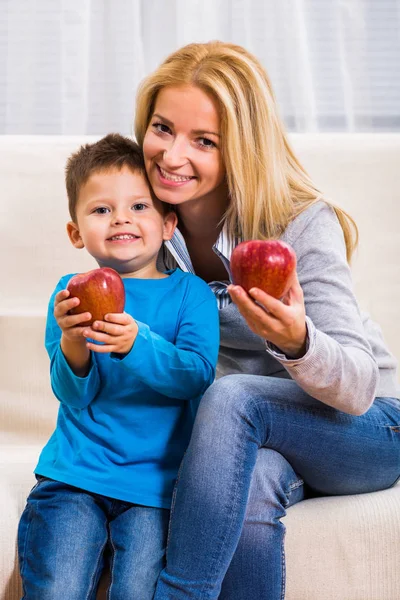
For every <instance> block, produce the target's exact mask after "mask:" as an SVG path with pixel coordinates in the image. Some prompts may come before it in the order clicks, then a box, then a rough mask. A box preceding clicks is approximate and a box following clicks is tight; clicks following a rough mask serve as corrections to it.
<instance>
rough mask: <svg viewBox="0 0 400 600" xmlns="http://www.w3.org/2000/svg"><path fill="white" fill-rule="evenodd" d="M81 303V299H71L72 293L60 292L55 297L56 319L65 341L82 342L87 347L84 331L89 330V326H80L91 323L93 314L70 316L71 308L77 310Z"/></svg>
mask: <svg viewBox="0 0 400 600" xmlns="http://www.w3.org/2000/svg"><path fill="white" fill-rule="evenodd" d="M79 303H80V300H79V298H76V297H72V298H70V292H69V291H68V290H61V292H58V294H56V296H55V300H54V318H55V320H56V321H57V324H58V326H59V327H60V329H61V331H62V333H63V337H64V338H65V339H67V340H68V341H70V342H74V343H77V342H82V345H83V346H85V344H86V339H85V337H84V335H83V331H84V330H85V329H87V324H86V326H82V325H80V324H81V323H86V322H87V321H89V319H90V318H91V314H90V313H89V312H85V313H80V314H77V315H70V314H68V313H69V311H70V310H71V308H75V307H76V306H78V305H79Z"/></svg>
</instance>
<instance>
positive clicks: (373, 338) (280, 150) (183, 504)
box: [135, 42, 400, 600]
mask: <svg viewBox="0 0 400 600" xmlns="http://www.w3.org/2000/svg"><path fill="white" fill-rule="evenodd" d="M135 129H136V136H137V139H138V141H139V143H140V144H142V145H143V150H144V155H145V163H146V170H147V173H148V177H149V180H150V182H151V184H152V186H153V189H154V192H155V194H156V195H157V196H158V197H159V198H161V199H162V200H163V201H165V202H168V203H170V204H172V205H174V206H175V209H176V212H177V214H178V219H179V225H178V227H179V231H178V232H177V233H176V235H175V237H174V238H173V239H172V240H171V242H167V248H166V249H165V251H164V255H163V256H162V257H160V260H163V262H164V264H165V266H166V267H172V266H175V265H176V264H177V265H179V266H180V267H181V268H182V269H184V270H190V271H194V272H195V273H196V274H197V275H199V276H201V277H202V278H203V279H205V281H207V282H208V283H209V285H210V287H211V288H212V289H213V291H214V293H215V295H216V299H217V302H218V306H219V309H220V329H221V347H220V355H219V378H218V379H217V380H216V381H215V382H214V383H213V385H212V386H211V387H210V388H209V389H208V391H207V392H206V394H205V396H204V397H203V399H202V401H201V404H200V408H199V411H198V414H197V418H196V423H195V427H194V430H193V435H192V439H191V442H190V445H189V448H188V450H187V453H186V456H185V459H184V461H183V464H182V467H181V472H180V477H179V478H178V482H177V488H176V492H175V494H176V495H175V504H174V509H173V514H172V518H171V527H170V539H169V546H168V552H167V566H166V568H165V569H164V571H163V572H162V574H161V577H160V580H159V583H158V587H157V591H156V594H155V600H165V599H167V598H168V599H174V600H180V599H182V600H183V599H189V598H191V599H197V598H198V599H200V598H201V599H205V598H207V599H211V598H218V597H219V598H223V599H224V600H227V599H229V600H249V599H251V600H261V599H267V598H268V599H269V600H275V599H276V600H277V599H280V598H283V597H284V588H285V566H284V526H283V524H282V523H281V521H280V519H281V518H282V517H283V516H284V515H285V510H286V508H287V507H288V506H290V505H292V504H294V503H296V502H299V501H301V500H303V499H304V498H305V497H309V496H310V495H330V494H357V493H361V492H370V491H373V490H379V489H383V488H387V487H390V486H392V485H393V484H394V483H395V481H396V480H397V479H398V477H399V474H400V436H399V434H398V431H397V432H396V430H395V427H396V426H397V427H398V426H399V424H400V402H399V400H398V398H399V392H398V389H397V383H396V361H395V359H394V358H393V356H392V355H391V354H390V353H389V352H388V350H387V349H386V347H385V345H384V342H383V340H382V337H381V334H380V331H379V329H378V328H377V327H376V326H375V325H374V324H373V323H372V322H371V321H370V320H369V318H368V317H362V316H361V314H360V311H359V308H358V305H357V302H356V299H355V297H354V294H353V291H352V282H351V276H350V270H349V266H348V261H349V260H350V258H351V255H352V252H353V250H354V248H355V246H356V243H357V228H356V226H355V223H354V222H353V221H352V219H351V218H350V217H349V216H348V215H347V214H346V213H345V212H344V211H342V210H340V209H339V208H337V207H334V206H333V205H332V204H330V203H329V202H327V201H326V200H325V199H323V198H322V196H321V194H320V193H319V192H318V190H317V189H316V188H315V187H314V185H313V183H312V181H311V180H310V178H309V177H308V175H307V174H306V172H305V171H304V169H303V168H302V166H301V165H300V163H299V161H298V160H297V158H296V157H295V155H294V154H293V151H292V150H291V148H290V145H289V143H288V141H287V138H286V135H285V132H284V128H283V126H282V123H281V121H280V119H279V116H278V112H277V107H276V104H275V100H274V96H273V92H272V90H271V86H270V83H269V80H268V78H267V75H266V73H265V72H264V70H263V68H262V67H261V65H260V64H259V63H258V61H257V60H256V59H255V58H254V57H253V56H252V55H250V54H249V53H248V52H246V51H245V50H244V49H243V48H241V47H238V46H234V45H231V44H224V43H220V42H212V43H209V44H191V45H189V46H186V47H184V48H182V49H181V50H178V51H177V52H175V53H174V54H172V55H171V56H170V57H169V58H167V59H166V60H165V62H164V63H163V64H162V65H161V66H160V67H159V68H158V69H157V70H156V71H155V72H154V73H153V74H152V75H150V76H149V77H148V78H147V79H146V80H145V81H144V82H143V84H142V86H141V88H140V90H139V93H138V99H137V117H136V124H135ZM266 238H280V239H282V240H284V241H286V242H288V243H289V244H291V245H292V247H293V248H294V250H295V252H296V254H297V261H298V262H297V269H298V278H297V277H296V279H295V281H294V283H293V285H292V288H291V289H290V290H289V292H288V294H287V295H286V297H285V298H283V299H282V301H279V300H276V299H274V298H272V297H270V296H268V295H267V294H265V293H263V292H262V291H261V290H257V289H254V290H251V291H250V294H247V293H246V292H245V291H244V290H243V289H242V288H240V287H239V286H235V285H232V284H230V281H231V276H230V267H229V260H230V256H231V253H232V250H233V248H234V247H235V246H236V245H237V244H238V243H239V241H241V240H247V239H266ZM255 300H256V301H257V302H254V301H255Z"/></svg>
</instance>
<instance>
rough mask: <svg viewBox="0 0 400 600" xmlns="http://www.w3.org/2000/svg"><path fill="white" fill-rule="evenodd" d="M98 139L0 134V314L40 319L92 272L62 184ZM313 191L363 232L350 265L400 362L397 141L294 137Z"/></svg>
mask: <svg viewBox="0 0 400 600" xmlns="http://www.w3.org/2000/svg"><path fill="white" fill-rule="evenodd" d="M95 139H96V138H93V137H82V136H77V137H70V136H26V137H25V136H2V137H0V181H1V194H2V199H1V202H0V240H1V245H2V254H3V265H2V275H1V286H0V289H1V292H0V316H7V315H16V316H17V315H24V316H29V315H44V314H45V313H46V309H47V303H48V299H49V296H50V294H51V292H52V291H53V289H54V287H55V285H56V283H57V281H58V279H59V277H60V276H61V275H63V274H65V273H69V272H74V271H86V270H89V269H91V268H95V267H96V266H97V265H96V264H95V263H94V261H93V259H91V258H90V257H89V256H88V255H87V253H86V252H85V251H84V250H81V251H79V250H76V249H74V248H73V247H72V245H71V244H70V242H69V240H68V238H67V234H66V230H65V224H66V222H67V221H68V219H69V216H68V210H67V199H66V193H65V186H64V168H65V162H66V159H67V157H68V155H69V154H70V153H71V152H73V151H75V150H76V149H77V148H78V146H79V145H80V144H82V143H85V142H90V141H94V140H95ZM290 139H291V142H292V144H293V147H294V149H295V151H296V153H297V155H298V156H299V158H300V161H301V162H302V163H303V165H304V166H305V168H306V170H307V171H308V173H309V175H310V176H311V178H312V179H313V180H314V182H315V184H316V185H317V187H318V188H319V189H320V190H321V191H322V192H324V194H325V195H326V197H328V198H329V199H330V200H332V201H333V202H334V203H336V204H338V205H339V206H341V207H342V208H344V209H345V210H346V211H348V212H349V213H350V214H351V215H352V216H353V217H354V218H355V219H356V221H357V223H358V225H359V229H360V246H359V250H358V252H357V255H356V257H355V260H354V262H353V274H354V282H355V289H356V293H357V296H358V299H359V302H360V306H361V308H362V309H363V310H366V311H367V312H369V313H370V314H371V315H372V317H373V318H374V319H375V320H376V321H377V322H378V323H379V324H380V325H381V327H382V329H383V333H384V336H385V339H386V341H387V343H388V345H389V347H390V349H391V350H392V352H394V353H395V354H396V356H397V358H398V359H400V319H399V312H400V235H399V231H398V229H399V223H400V198H399V195H400V193H399V183H400V182H399V171H400V169H399V165H400V135H399V134H382V135H381V134H292V135H290Z"/></svg>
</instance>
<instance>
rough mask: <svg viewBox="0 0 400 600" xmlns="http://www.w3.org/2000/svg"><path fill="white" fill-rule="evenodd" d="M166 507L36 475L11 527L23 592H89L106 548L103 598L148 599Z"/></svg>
mask: <svg viewBox="0 0 400 600" xmlns="http://www.w3.org/2000/svg"><path fill="white" fill-rule="evenodd" d="M169 513H170V511H169V510H166V509H162V508H151V507H147V506H139V505H137V504H131V503H128V502H122V501H120V500H113V499H112V498H107V497H104V496H100V495H98V494H93V493H91V492H86V491H85V490H81V489H79V488H75V487H71V486H69V485H66V484H64V483H59V482H57V481H53V480H51V479H47V478H43V477H38V483H37V484H36V486H35V487H34V488H33V489H32V491H31V493H30V494H29V497H28V500H27V505H26V507H25V510H24V512H23V514H22V517H21V520H20V523H19V528H18V552H19V560H20V572H21V577H22V583H23V590H24V596H23V598H24V599H26V600H59V599H60V598H65V599H66V600H89V599H90V600H92V599H94V598H96V590H97V586H98V583H99V579H100V575H101V572H102V570H103V566H104V561H105V558H104V551H105V549H106V547H107V546H109V548H110V571H111V586H110V589H109V593H108V598H109V599H110V600H131V599H132V600H151V599H152V598H153V594H154V590H155V586H156V582H157V578H158V576H159V574H160V571H161V569H162V568H163V566H164V563H165V548H166V541H167V531H168V520H169Z"/></svg>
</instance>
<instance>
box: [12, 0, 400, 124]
mask: <svg viewBox="0 0 400 600" xmlns="http://www.w3.org/2000/svg"><path fill="white" fill-rule="evenodd" d="M212 39H221V40H225V41H232V42H235V43H237V44H241V45H243V46H245V47H246V48H247V49H248V50H250V51H251V52H253V53H254V54H256V56H258V57H259V59H260V60H261V62H262V63H263V64H264V66H265V67H266V69H267V70H268V73H269V75H270V77H271V80H272V83H273V87H274V89H275V92H276V95H277V98H278V101H279V105H280V111H281V114H282V116H283V118H284V120H285V122H286V125H287V128H288V129H289V130H291V131H393V130H400V67H399V63H400V0H0V134H95V135H97V134H104V133H106V132H109V131H119V132H121V133H131V132H132V116H133V111H134V102H135V92H136V88H137V85H138V83H139V82H140V80H141V79H142V78H143V77H144V76H145V75H146V74H147V73H149V72H150V71H151V70H152V69H154V68H155V67H156V66H157V65H158V64H159V63H160V62H161V60H162V59H163V58H165V57H166V56H167V55H168V54H169V53H170V52H172V51H173V50H175V49H176V48H178V47H180V46H182V45H183V44H187V43H189V42H193V41H208V40H212Z"/></svg>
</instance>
